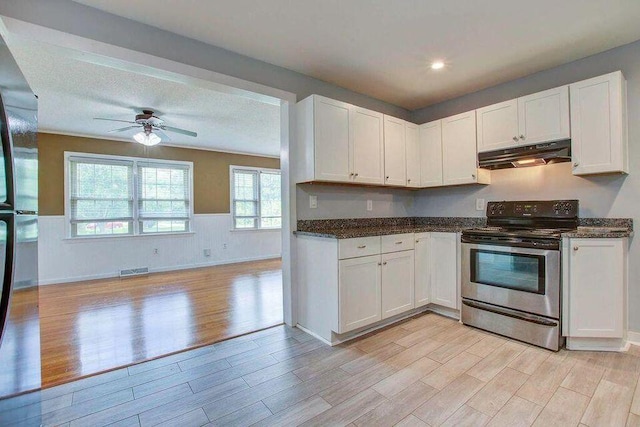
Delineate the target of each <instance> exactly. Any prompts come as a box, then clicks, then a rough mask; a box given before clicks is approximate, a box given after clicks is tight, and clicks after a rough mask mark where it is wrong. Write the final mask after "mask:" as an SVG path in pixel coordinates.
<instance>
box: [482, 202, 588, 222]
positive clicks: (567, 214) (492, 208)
mask: <svg viewBox="0 0 640 427" xmlns="http://www.w3.org/2000/svg"><path fill="white" fill-rule="evenodd" d="M577 216H578V201H577V200H538V201H518V202H506V201H505V202H489V203H487V217H493V218H496V217H498V218H575V217H577Z"/></svg>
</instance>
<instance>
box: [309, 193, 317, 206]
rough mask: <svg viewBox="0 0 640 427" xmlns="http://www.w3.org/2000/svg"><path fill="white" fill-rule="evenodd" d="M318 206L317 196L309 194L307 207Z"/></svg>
mask: <svg viewBox="0 0 640 427" xmlns="http://www.w3.org/2000/svg"><path fill="white" fill-rule="evenodd" d="M317 207H318V196H309V208H310V209H316V208H317Z"/></svg>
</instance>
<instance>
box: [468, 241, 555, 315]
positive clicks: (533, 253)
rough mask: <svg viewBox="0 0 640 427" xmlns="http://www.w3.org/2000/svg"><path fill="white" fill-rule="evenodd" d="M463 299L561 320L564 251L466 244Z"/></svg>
mask: <svg viewBox="0 0 640 427" xmlns="http://www.w3.org/2000/svg"><path fill="white" fill-rule="evenodd" d="M461 264H462V297H463V298H468V299H471V300H474V301H479V302H484V303H488V304H493V305H497V306H501V307H505V308H511V309H514V310H521V311H524V312H527V313H533V314H537V315H540V316H546V317H551V318H554V319H559V318H560V251H558V250H543V249H530V248H515V247H510V246H496V245H484V244H474V243H463V244H462V263H461Z"/></svg>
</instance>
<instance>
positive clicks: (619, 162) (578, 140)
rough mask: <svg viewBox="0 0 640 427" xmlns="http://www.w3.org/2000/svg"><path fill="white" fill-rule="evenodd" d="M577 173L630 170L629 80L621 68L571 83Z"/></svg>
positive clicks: (572, 147) (572, 131) (574, 172)
mask: <svg viewBox="0 0 640 427" xmlns="http://www.w3.org/2000/svg"><path fill="white" fill-rule="evenodd" d="M569 91H570V95H571V157H572V161H573V174H574V175H589V174H599V173H610V172H618V173H628V172H629V163H628V155H627V149H628V148H627V145H628V143H627V101H626V81H625V79H624V76H623V75H622V73H621V72H620V71H616V72H614V73H611V74H606V75H604V76H599V77H595V78H592V79H588V80H583V81H581V82H578V83H573V84H572V85H570V86H569Z"/></svg>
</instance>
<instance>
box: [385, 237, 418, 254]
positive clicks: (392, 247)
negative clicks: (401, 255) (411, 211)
mask: <svg viewBox="0 0 640 427" xmlns="http://www.w3.org/2000/svg"><path fill="white" fill-rule="evenodd" d="M411 249H413V233H407V234H392V235H390V236H382V253H383V254H386V253H389V252H398V251H408V250H411Z"/></svg>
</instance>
